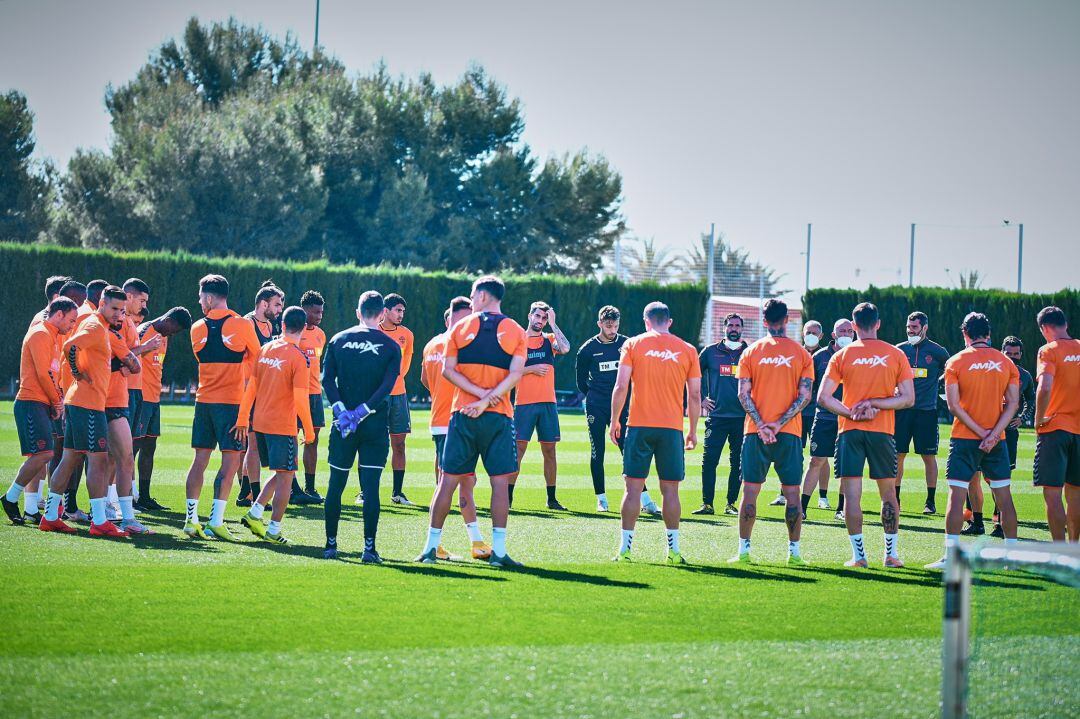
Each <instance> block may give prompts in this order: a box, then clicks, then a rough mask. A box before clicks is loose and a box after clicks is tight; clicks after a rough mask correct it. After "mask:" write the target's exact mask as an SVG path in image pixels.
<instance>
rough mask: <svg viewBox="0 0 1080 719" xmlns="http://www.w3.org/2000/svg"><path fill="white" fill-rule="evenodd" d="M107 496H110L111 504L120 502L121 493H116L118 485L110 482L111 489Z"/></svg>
mask: <svg viewBox="0 0 1080 719" xmlns="http://www.w3.org/2000/svg"><path fill="white" fill-rule="evenodd" d="M105 496H106V497H108V498H109V504H119V503H120V497H119V495H117V494H116V485H115V484H110V485H109V491H108V492H107V493H106V495H105Z"/></svg>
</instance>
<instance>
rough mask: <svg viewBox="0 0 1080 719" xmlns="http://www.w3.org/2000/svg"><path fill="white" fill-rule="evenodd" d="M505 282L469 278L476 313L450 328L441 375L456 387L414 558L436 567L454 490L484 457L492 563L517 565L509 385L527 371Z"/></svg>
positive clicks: (521, 332)
mask: <svg viewBox="0 0 1080 719" xmlns="http://www.w3.org/2000/svg"><path fill="white" fill-rule="evenodd" d="M505 293H506V286H505V285H504V284H503V282H502V280H500V279H499V278H498V277H495V276H493V275H485V276H483V277H480V278H478V279H477V280H476V281H475V282H473V286H472V295H471V296H470V297H469V300H470V301H471V302H472V308H473V313H472V314H470V315H469V316H467V317H466V318H465V319H463V320H461V321H460V322H458V323H457V324H455V325H454V326H453V327H451V328H450V339H449V340H448V341H447V343H446V353H445V356H444V357H443V376H444V377H446V379H447V380H449V381H450V383H451V384H452V385H454V387H455V388H456V390H455V392H454V401H453V404H452V405H451V415H450V424H449V426H448V427H447V431H446V447H445V449H444V450H443V456H442V462H443V464H442V467H443V476H442V481H441V482H439V486H438V488H437V489H436V490H435V496H434V497H433V498H432V500H431V524H430V527H429V528H428V534H427V542H426V543H425V544H424V551H423V552H421V554H420V556H419V557H417V558H416V561H418V562H424V563H427V564H433V563H435V561H437V560H436V555H435V552H436V550H437V549H438V547H439V541H440V539H441V537H442V526H443V523H444V522H445V521H446V515H447V513H448V512H449V511H450V504H451V502H452V501H453V498H454V490H455V489H457V487H458V485H459V484H461V483H462V482H464V481H468V478H469V476H470V475H474V474H475V473H476V463H477V461H478V460H479V459H481V458H482V459H483V460H484V469H485V470H486V471H487V473H488V476H489V477H490V481H491V527H492V528H491V558H490V559H489V560H488V561H489V563H490V564H491V565H492V566H496V567H505V568H515V567H520V566H521V563H520V562H518V561H516V560H514V559H512V558H511V557H510V555H509V554H507V552H506V522H507V516H508V515H509V513H510V493H509V489H508V487H509V482H510V477H511V476H513V475H514V473H515V472H517V471H518V461H517V444H516V443H515V437H514V420H513V417H514V408H513V405H511V404H510V397H509V394H510V390H512V389H513V388H514V386H515V385H516V384H517V383H518V381H519V380H520V379H521V375H522V372H523V371H524V369H525V354H526V349H525V347H526V343H525V330H524V329H522V327H521V325H519V324H518V323H517V322H514V320H512V319H510V318H509V317H507V316H506V315H504V314H503V313H502V299H503V296H504V295H505Z"/></svg>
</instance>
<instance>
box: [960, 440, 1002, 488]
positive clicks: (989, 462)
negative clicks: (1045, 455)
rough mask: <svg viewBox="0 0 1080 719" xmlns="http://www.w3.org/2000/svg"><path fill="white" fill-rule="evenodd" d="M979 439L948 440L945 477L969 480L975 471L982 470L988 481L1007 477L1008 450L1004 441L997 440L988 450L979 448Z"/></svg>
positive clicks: (963, 480) (962, 480) (961, 480)
mask: <svg viewBox="0 0 1080 719" xmlns="http://www.w3.org/2000/svg"><path fill="white" fill-rule="evenodd" d="M979 444H980V442H979V440H977V439H964V438H957V439H951V440H949V461H948V464H947V465H946V467H945V479H948V480H953V481H958V482H970V481H971V478H972V477H974V476H975V473H976V472H982V473H983V477H985V478H986V479H988V480H989V481H991V482H993V481H997V480H1002V479H1009V478H1011V477H1012V467H1010V466H1009V450H1008V448H1007V447H1006V446H1005V443H1004V442H998V443H997V444H996V445H994V448H993V449H992V450H990V451H989V452H983V451H982V450H980V449H979Z"/></svg>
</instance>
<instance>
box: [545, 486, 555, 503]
mask: <svg viewBox="0 0 1080 719" xmlns="http://www.w3.org/2000/svg"><path fill="white" fill-rule="evenodd" d="M547 499H548V502H554V501H555V485H554V484H552V485H550V486H548V487H547Z"/></svg>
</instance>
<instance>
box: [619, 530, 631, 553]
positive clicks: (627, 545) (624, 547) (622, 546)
mask: <svg viewBox="0 0 1080 719" xmlns="http://www.w3.org/2000/svg"><path fill="white" fill-rule="evenodd" d="M633 546H634V530H632V529H624V530H622V540H621V541H620V542H619V554H622V553H623V552H629V551H630V550H631V549H632V548H633Z"/></svg>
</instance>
